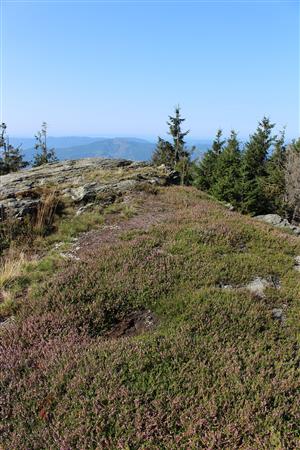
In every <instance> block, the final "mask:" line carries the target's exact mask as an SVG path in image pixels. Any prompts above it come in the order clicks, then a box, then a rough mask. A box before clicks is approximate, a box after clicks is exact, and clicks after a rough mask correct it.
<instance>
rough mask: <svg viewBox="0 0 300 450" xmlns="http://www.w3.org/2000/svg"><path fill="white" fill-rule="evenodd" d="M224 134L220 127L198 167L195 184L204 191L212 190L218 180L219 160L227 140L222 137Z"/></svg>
mask: <svg viewBox="0 0 300 450" xmlns="http://www.w3.org/2000/svg"><path fill="white" fill-rule="evenodd" d="M222 134H223V132H222V130H221V129H219V130H218V131H217V134H216V137H215V139H214V141H213V143H212V146H211V148H210V149H209V150H207V152H206V153H205V154H204V156H203V158H202V159H201V161H200V162H199V165H198V167H197V174H196V179H195V185H196V186H197V187H198V188H199V189H202V190H203V191H210V190H211V189H212V187H213V185H214V183H215V181H216V167H217V161H218V158H219V156H220V155H221V153H222V151H223V146H224V144H225V142H226V141H225V140H224V139H222Z"/></svg>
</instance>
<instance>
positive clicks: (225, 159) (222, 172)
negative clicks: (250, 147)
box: [211, 130, 241, 206]
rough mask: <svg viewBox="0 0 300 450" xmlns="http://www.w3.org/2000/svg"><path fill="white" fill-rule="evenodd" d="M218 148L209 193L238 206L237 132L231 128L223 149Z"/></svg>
mask: <svg viewBox="0 0 300 450" xmlns="http://www.w3.org/2000/svg"><path fill="white" fill-rule="evenodd" d="M217 148H219V151H220V153H219V156H218V159H217V161H216V167H215V175H214V177H215V182H214V184H213V186H212V188H211V193H212V194H213V195H214V196H215V197H216V198H217V199H219V200H223V201H226V202H229V203H231V204H232V205H234V206H238V205H239V202H240V189H241V152H240V144H239V141H238V138H237V133H236V132H235V131H234V130H232V131H231V134H230V137H229V139H228V140H227V143H226V146H225V147H224V150H223V151H221V148H222V147H220V146H218V147H217Z"/></svg>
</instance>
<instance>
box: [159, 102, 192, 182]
mask: <svg viewBox="0 0 300 450" xmlns="http://www.w3.org/2000/svg"><path fill="white" fill-rule="evenodd" d="M184 121H185V119H183V118H182V117H181V115H180V108H179V106H178V107H177V108H175V116H169V121H168V122H167V124H168V126H169V132H168V134H170V135H171V136H172V138H173V143H171V142H169V141H166V140H164V139H161V138H160V137H159V138H158V142H157V146H156V149H155V150H154V153H153V155H152V162H153V163H154V164H156V165H160V164H165V165H166V166H167V167H169V168H171V169H174V170H177V171H178V172H179V174H180V178H181V183H182V184H187V183H189V182H190V180H191V151H189V150H188V149H187V148H186V146H185V140H184V138H185V136H186V135H187V134H188V133H189V131H182V130H181V124H182V122H184Z"/></svg>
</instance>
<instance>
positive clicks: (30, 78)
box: [2, 0, 299, 139]
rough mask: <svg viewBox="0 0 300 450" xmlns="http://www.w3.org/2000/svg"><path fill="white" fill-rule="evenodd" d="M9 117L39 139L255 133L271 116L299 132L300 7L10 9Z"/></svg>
mask: <svg viewBox="0 0 300 450" xmlns="http://www.w3.org/2000/svg"><path fill="white" fill-rule="evenodd" d="M2 26H3V28H2V47H3V64H2V73H3V99H2V105H3V120H4V121H6V122H7V124H8V127H9V132H10V134H11V135H18V136H30V135H32V134H33V133H34V132H35V131H36V130H37V129H38V128H39V126H40V124H41V122H42V121H44V120H45V121H47V122H48V124H49V133H50V134H51V135H91V136H137V137H146V138H155V137H156V136H157V135H164V133H165V131H166V124H165V122H166V119H167V116H168V114H169V113H171V112H172V110H173V108H174V106H175V105H176V104H177V103H179V104H180V105H181V107H182V112H183V115H184V116H185V117H186V118H187V121H186V124H187V126H188V128H190V129H191V137H193V138H195V139H196V138H203V139H206V138H210V137H211V136H212V135H214V134H215V130H216V129H217V128H218V127H222V128H223V129H224V131H225V133H227V132H229V130H230V129H231V128H235V129H236V130H237V131H239V133H240V136H241V137H246V136H248V134H249V133H250V132H252V131H253V129H254V128H255V127H256V124H257V121H258V120H259V119H260V118H261V117H262V116H263V115H264V114H266V115H269V116H270V117H271V119H272V120H273V121H274V122H276V123H277V124H278V126H279V127H281V126H283V125H287V134H288V136H290V137H296V136H299V2H297V1H288V0H284V1H260V2H258V1H254V0H252V1H239V2H237V1H225V0H224V1H218V2H214V1H210V2H203V1H199V2H195V1H194V2H189V1H182V2H178V1H174V2H172V1H170V2H167V1H162V2H157V1H154V2H153V1H152V2H151V1H147V2H143V1H142V0H141V1H135V2H127V1H123V2H122V1H120V2H112V1H111V2H89V1H82V2H78V1H74V2H64V1H60V2H59V1H40V2H13V1H9V0H8V1H5V2H3V3H2Z"/></svg>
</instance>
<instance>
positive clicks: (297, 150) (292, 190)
mask: <svg viewBox="0 0 300 450" xmlns="http://www.w3.org/2000/svg"><path fill="white" fill-rule="evenodd" d="M285 184H286V202H287V205H288V208H289V210H290V218H291V220H292V221H293V222H299V221H300V140H298V141H297V142H294V143H293V144H292V145H290V146H289V147H288V149H287V153H286V168H285Z"/></svg>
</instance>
